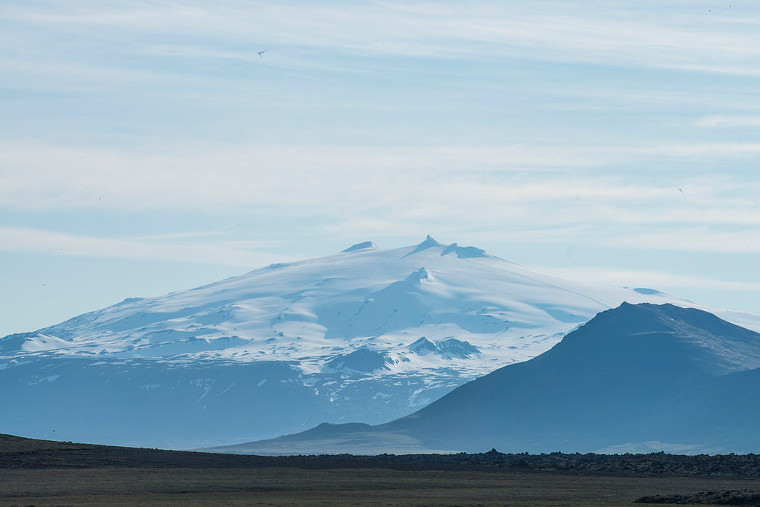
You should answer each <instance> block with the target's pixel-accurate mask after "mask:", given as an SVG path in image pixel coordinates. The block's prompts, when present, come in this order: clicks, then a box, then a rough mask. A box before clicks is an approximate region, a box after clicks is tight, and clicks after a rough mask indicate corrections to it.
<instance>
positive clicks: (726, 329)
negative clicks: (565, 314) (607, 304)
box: [546, 302, 760, 374]
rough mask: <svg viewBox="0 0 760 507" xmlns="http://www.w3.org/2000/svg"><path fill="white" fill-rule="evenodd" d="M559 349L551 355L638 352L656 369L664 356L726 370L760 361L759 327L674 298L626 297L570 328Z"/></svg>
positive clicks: (619, 357) (623, 356) (621, 357)
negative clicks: (654, 300)
mask: <svg viewBox="0 0 760 507" xmlns="http://www.w3.org/2000/svg"><path fill="white" fill-rule="evenodd" d="M555 349H556V350H554V349H553V350H552V351H550V352H548V353H547V354H546V356H547V357H553V356H555V355H558V356H562V357H563V360H567V358H568V357H569V356H573V357H576V358H577V359H578V361H579V362H583V361H586V360H590V361H592V362H594V361H597V362H600V363H601V362H607V363H615V362H618V361H620V362H629V361H633V359H634V358H637V357H638V358H640V359H641V360H642V364H647V365H648V367H649V368H650V369H651V368H653V367H654V364H655V363H656V362H658V361H661V363H662V364H661V365H662V366H663V368H666V369H669V370H671V371H674V372H675V371H677V370H679V371H687V370H692V369H694V368H696V369H698V370H700V371H702V372H704V373H710V374H724V373H728V372H732V371H742V370H747V369H753V368H758V367H760V335H759V334H758V333H755V332H753V331H750V330H748V329H744V328H742V327H739V326H737V325H735V324H731V323H729V322H726V321H724V320H722V319H720V318H718V317H717V316H715V315H713V314H711V313H708V312H705V311H703V310H698V309H696V308H683V307H680V306H676V305H673V304H669V303H666V304H651V303H639V304H630V303H626V302H624V303H622V304H621V305H620V306H619V307H617V308H614V309H612V310H607V311H604V312H601V313H599V314H598V315H597V316H596V317H594V318H593V319H591V320H590V321H589V322H587V323H586V324H584V325H583V326H581V327H580V328H579V329H577V330H576V331H573V332H571V333H569V334H568V335H567V336H566V337H565V338H564V339H563V340H562V342H561V343H560V344H559V345H557V347H555ZM560 351H562V353H560ZM602 357H603V359H602ZM613 358H614V359H613ZM634 362H635V361H634Z"/></svg>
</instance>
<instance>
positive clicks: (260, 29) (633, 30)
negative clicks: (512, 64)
mask: <svg viewBox="0 0 760 507" xmlns="http://www.w3.org/2000/svg"><path fill="white" fill-rule="evenodd" d="M735 4H736V5H735V6H734V7H733V12H735V13H736V14H728V13H718V12H717V9H716V12H715V13H714V14H713V13H712V9H710V8H709V7H710V6H711V5H712V4H708V3H705V2H691V3H686V2H679V3H675V4H673V3H671V4H667V5H660V6H657V7H653V6H652V5H651V4H648V3H645V4H642V3H640V2H630V3H628V4H627V5H626V6H624V7H620V8H615V7H611V6H610V4H608V3H605V2H592V4H591V6H589V5H588V3H585V4H584V6H583V7H582V6H580V5H578V6H576V5H573V4H570V3H567V2H556V1H539V2H522V3H514V2H512V3H509V4H505V3H502V2H482V1H481V2H475V3H468V4H461V3H456V2H436V3H429V2H417V3H413V4H409V3H396V2H382V3H381V2H365V3H361V4H356V3H346V2H321V3H280V2H278V3H272V2H245V3H241V2H238V1H226V2H218V3H215V4H214V5H213V6H211V5H209V4H208V3H206V2H185V3H183V4H182V5H178V4H176V3H170V2H118V1H117V2H108V3H106V4H104V3H102V2H92V1H78V2H67V3H65V4H50V3H39V2H25V3H24V4H8V5H5V6H4V8H3V9H2V10H0V19H2V20H6V21H13V22H16V23H26V24H29V25H31V26H35V25H36V26H45V27H47V29H54V30H60V31H63V32H66V31H68V30H78V31H81V30H82V29H86V30H101V31H106V32H105V33H106V34H107V36H108V37H113V36H115V35H118V33H124V32H127V33H140V34H141V38H142V39H146V40H147V41H148V43H149V44H153V45H155V44H156V43H159V44H163V47H164V48H165V49H168V46H167V45H166V41H167V40H170V39H172V38H176V36H178V35H179V36H181V38H182V39H187V38H188V37H189V38H191V40H192V39H198V38H200V37H202V38H203V39H205V41H206V44H204V45H203V46H202V45H197V46H198V47H197V52H196V54H195V55H194V56H195V57H198V58H203V57H221V58H230V57H234V58H240V57H241V55H242V57H243V58H248V56H250V55H251V54H253V50H252V49H250V48H246V50H245V51H240V50H237V51H230V49H229V46H230V45H232V46H234V45H236V44H237V45H239V44H241V43H248V44H251V43H254V44H259V45H262V44H266V45H268V46H270V47H282V48H297V47H306V48H310V49H311V50H316V51H322V52H334V51H340V52H344V53H351V54H356V55H364V56H366V55H388V56H403V57H414V58H421V57H425V58H430V57H433V58H442V59H448V60H456V59H462V60H465V59H466V60H472V59H473V58H476V59H479V60H500V59H504V58H525V57H530V58H532V59H537V60H543V61H555V62H572V63H594V64H606V65H614V66H634V67H644V68H669V69H679V70H685V71H690V72H707V73H725V74H736V75H758V74H759V73H760V71H759V70H757V69H758V65H757V61H758V59H760V50H758V49H757V48H758V47H760V44H758V42H759V40H760V36H759V35H758V32H757V30H755V29H754V27H753V26H752V24H751V22H752V21H754V22H757V20H758V19H760V13H758V11H757V9H756V8H755V7H754V6H753V5H752V4H751V3H749V2H739V1H737V2H735ZM748 21H749V22H750V23H748ZM160 35H163V36H162V37H159V36H160ZM170 36H171V37H170ZM133 46H134V45H133ZM225 46H227V47H226V48H225ZM184 47H185V48H187V47H188V45H187V44H185V45H184ZM220 48H224V49H220ZM125 49H126V50H129V49H130V47H127V48H125ZM132 49H134V47H132ZM140 50H141V49H140ZM183 52H184V50H183ZM169 53H171V50H170V51H169ZM175 53H176V52H175ZM165 54H168V53H166V51H165ZM235 55H237V56H235ZM246 55H248V56H246ZM183 56H186V53H185V54H184V55H183Z"/></svg>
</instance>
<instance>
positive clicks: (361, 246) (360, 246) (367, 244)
mask: <svg viewBox="0 0 760 507" xmlns="http://www.w3.org/2000/svg"><path fill="white" fill-rule="evenodd" d="M375 248H377V245H376V244H375V243H373V242H372V241H364V242H362V243H357V244H355V245H351V246H350V247H348V248H346V249H345V250H342V252H341V253H347V252H356V251H358V250H374V249H375Z"/></svg>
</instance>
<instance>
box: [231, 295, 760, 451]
mask: <svg viewBox="0 0 760 507" xmlns="http://www.w3.org/2000/svg"><path fill="white" fill-rule="evenodd" d="M758 368H760V334H758V333H755V332H753V331H749V330H747V329H744V328H742V327H739V326H736V325H734V324H730V323H728V322H726V321H723V320H721V319H719V318H718V317H716V316H715V315H712V314H710V313H707V312H704V311H701V310H696V309H693V308H681V307H677V306H673V305H669V304H666V305H652V304H639V305H631V304H627V303H624V304H622V305H621V306H620V307H618V308H615V309H613V310H608V311H604V312H601V313H600V314H598V315H597V316H596V317H594V318H593V319H592V320H591V321H589V322H588V323H587V324H585V325H583V326H582V327H580V328H579V329H577V330H576V331H573V332H571V333H569V334H568V335H567V336H566V337H565V338H564V339H563V340H562V341H561V342H560V343H559V344H557V345H556V346H555V347H554V348H552V349H551V350H549V351H548V352H546V353H544V354H542V355H541V356H538V357H536V358H534V359H532V360H530V361H526V362H524V363H518V364H513V365H509V366H506V367H504V368H501V369H499V370H496V371H494V372H493V373H491V374H489V375H486V376H484V377H481V378H479V379H476V380H474V381H472V382H469V383H467V384H465V385H463V386H461V387H459V388H457V389H455V390H454V391H452V392H451V393H449V394H448V395H446V396H444V397H442V398H441V399H439V400H438V401H436V402H434V403H432V404H431V405H429V406H427V407H425V408H423V409H421V410H419V411H417V412H415V413H414V414H411V415H409V416H407V417H403V418H401V419H397V420H395V421H392V422H390V423H387V424H382V425H377V426H373V427H370V428H361V430H357V428H355V427H350V426H345V427H344V428H343V433H342V434H341V433H340V432H339V431H336V430H335V429H334V430H333V431H332V436H331V438H332V440H331V441H330V442H329V445H328V444H327V443H326V442H325V441H324V439H321V440H320V442H319V445H315V444H316V442H314V441H311V440H310V437H309V435H308V434H297V435H292V436H289V437H283V438H284V439H286V440H283V439H274V440H271V441H263V442H258V443H252V444H247V446H236V447H237V450H238V451H240V450H241V449H248V450H249V452H267V450H269V451H270V452H277V453H289V452H294V453H301V452H309V451H318V450H320V446H322V447H321V449H324V450H329V451H330V452H337V451H339V450H344V451H346V452H350V451H351V440H352V439H355V438H356V437H357V436H358V434H359V433H360V434H361V438H362V441H363V447H362V449H363V450H364V451H366V450H367V449H368V444H367V442H368V439H370V440H372V439H374V440H373V441H374V449H375V451H376V452H384V451H388V452H391V451H392V450H393V446H394V445H396V444H397V443H398V442H399V441H401V440H404V442H405V443H406V445H407V446H408V445H409V443H410V442H414V443H416V444H417V445H418V448H419V449H430V450H449V451H467V452H477V451H483V450H486V449H489V448H491V447H496V448H499V449H504V450H507V451H510V452H522V451H528V452H551V451H555V450H560V451H566V452H576V451H579V452H589V451H595V450H600V449H605V448H615V449H617V450H626V449H636V448H641V447H642V446H644V447H645V448H658V447H659V448H662V449H679V450H681V451H683V452H691V453H696V452H709V453H719V452H754V451H758V450H760V403H758V402H760V369H758ZM337 428H340V427H337ZM357 432H358V433H357Z"/></svg>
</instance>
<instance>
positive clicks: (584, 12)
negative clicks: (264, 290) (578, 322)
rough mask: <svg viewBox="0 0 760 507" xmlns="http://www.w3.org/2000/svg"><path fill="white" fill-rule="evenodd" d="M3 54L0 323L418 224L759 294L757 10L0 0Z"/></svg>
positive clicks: (600, 269) (681, 288) (557, 268)
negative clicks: (0, 316)
mask: <svg viewBox="0 0 760 507" xmlns="http://www.w3.org/2000/svg"><path fill="white" fill-rule="evenodd" d="M465 4H466V5H465ZM0 47H2V52H0V281H1V282H2V291H0V305H1V306H2V308H3V312H2V319H0V335H4V334H6V333H10V332H19V331H27V330H32V329H36V328H39V327H42V326H44V325H48V324H52V323H55V322H58V321H60V320H63V319H65V318H67V317H71V316H74V315H76V314H78V313H81V312H84V311H87V310H92V309H95V308H98V307H101V306H105V305H107V304H111V303H114V302H116V301H119V300H121V299H123V298H126V297H132V296H148V295H158V294H162V293H165V292H169V291H171V290H178V289H183V288H189V287H192V286H195V285H199V284H201V283H205V282H209V281H213V280H216V279H219V278H222V277H224V276H229V275H234V274H239V273H242V272H245V271H248V270H250V269H253V268H256V267H259V266H262V265H265V264H268V263H270V262H279V261H287V260H293V259H299V258H306V257H312V256H319V255H327V254H331V253H334V252H337V251H339V250H341V249H343V248H345V247H346V246H348V245H350V244H352V243H356V242H359V241H364V240H367V239H371V240H374V241H375V242H376V243H378V244H379V245H380V246H381V247H397V246H402V245H407V244H412V243H416V242H419V241H421V240H422V239H423V238H424V236H425V234H428V233H429V234H432V235H434V236H435V237H436V238H437V239H439V240H440V241H443V242H453V241H457V242H459V243H460V244H472V245H477V246H479V247H481V248H485V249H486V250H487V251H489V252H490V253H492V254H494V255H498V256H500V257H503V258H506V259H509V260H512V261H515V262H518V263H521V264H525V265H529V266H533V267H536V268H539V269H544V270H547V271H549V272H552V273H554V274H557V275H559V276H564V277H567V278H572V279H584V280H587V281H589V282H592V283H600V284H605V285H614V286H623V285H627V286H650V287H656V288H659V289H661V290H665V291H667V292H670V293H672V294H674V295H678V296H681V297H685V298H689V299H692V300H695V301H699V302H700V303H703V304H708V305H711V306H714V307H721V308H733V309H739V310H749V311H760V272H759V271H758V268H757V264H758V263H757V259H758V255H759V254H760V240H759V239H758V238H760V234H759V233H760V177H758V174H759V172H758V161H759V160H760V139H758V134H760V93H758V90H760V5H759V4H757V2H754V1H725V2H724V1H705V2H700V1H691V0H690V1H670V2H667V1H665V2H654V1H652V2H649V1H620V2H590V1H578V2H549V1H520V2H467V3H465V2H414V1H405V2H250V1H246V2H242V1H225V2H212V1H204V2H192V1H188V2H182V3H176V2H164V1H150V2H148V1H143V2H141V1H133V2H124V1H109V2H102V1H94V0H93V1H84V0H72V1H67V2H52V1H51V2H42V1H35V0H28V1H24V2H11V1H5V2H3V1H0ZM259 51H266V52H265V53H263V54H262V55H261V57H260V56H259V55H258V54H257V53H258V52H259Z"/></svg>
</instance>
